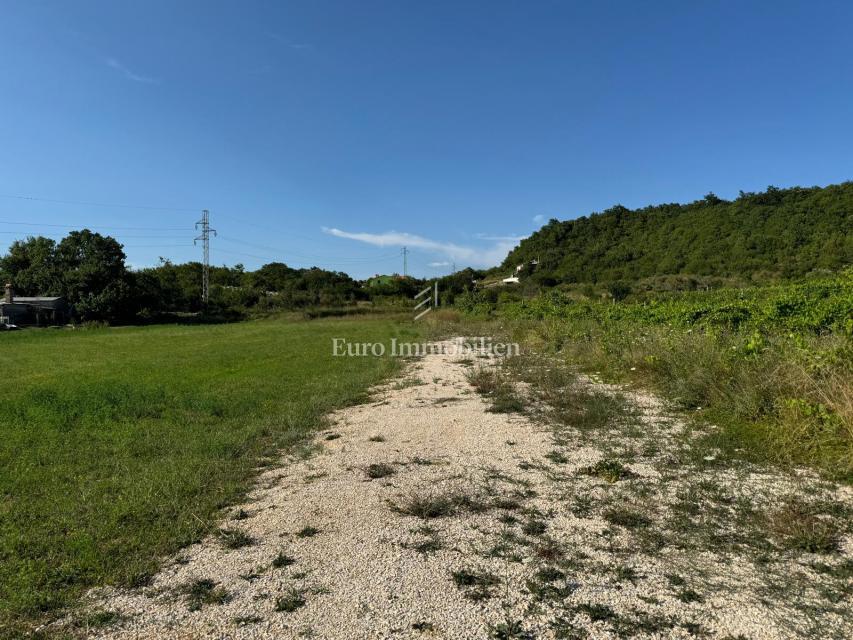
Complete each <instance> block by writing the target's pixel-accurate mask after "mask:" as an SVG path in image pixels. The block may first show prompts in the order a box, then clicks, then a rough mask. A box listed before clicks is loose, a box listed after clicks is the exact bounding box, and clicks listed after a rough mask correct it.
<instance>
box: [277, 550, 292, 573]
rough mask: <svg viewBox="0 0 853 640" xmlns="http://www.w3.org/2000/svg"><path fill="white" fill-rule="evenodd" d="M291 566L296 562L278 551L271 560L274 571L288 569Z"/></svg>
mask: <svg viewBox="0 0 853 640" xmlns="http://www.w3.org/2000/svg"><path fill="white" fill-rule="evenodd" d="M292 564H296V560H295V559H294V558H292V557H291V556H289V555H287V554H286V553H285V552H284V551H279V552H278V555H277V556H276V557H275V558H273V561H272V566H273V567H275V568H276V569H282V568H284V567H289V566H290V565H292Z"/></svg>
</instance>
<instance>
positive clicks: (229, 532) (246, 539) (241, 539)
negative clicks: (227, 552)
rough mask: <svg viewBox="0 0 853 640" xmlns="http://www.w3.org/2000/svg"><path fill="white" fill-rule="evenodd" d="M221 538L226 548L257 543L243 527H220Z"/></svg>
mask: <svg viewBox="0 0 853 640" xmlns="http://www.w3.org/2000/svg"><path fill="white" fill-rule="evenodd" d="M219 540H220V542H221V543H222V546H224V547H225V548H226V549H240V548H241V547H248V546H249V545H252V544H254V543H255V539H254V538H252V536H250V535H249V534H248V533H246V532H245V531H243V530H242V529H236V528H235V529H220V530H219Z"/></svg>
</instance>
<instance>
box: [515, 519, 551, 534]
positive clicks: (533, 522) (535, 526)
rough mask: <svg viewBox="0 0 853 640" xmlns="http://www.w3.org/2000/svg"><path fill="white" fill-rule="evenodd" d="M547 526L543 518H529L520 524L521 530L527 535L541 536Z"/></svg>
mask: <svg viewBox="0 0 853 640" xmlns="http://www.w3.org/2000/svg"><path fill="white" fill-rule="evenodd" d="M547 528H548V525H547V524H546V523H545V522H544V521H543V520H537V519H535V518H531V519H530V520H528V521H527V522H525V523H524V524H523V525H522V527H521V530H522V531H523V532H524V533H525V534H527V535H528V536H541V535H542V534H543V533H545V530H546V529H547Z"/></svg>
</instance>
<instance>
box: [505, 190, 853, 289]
mask: <svg viewBox="0 0 853 640" xmlns="http://www.w3.org/2000/svg"><path fill="white" fill-rule="evenodd" d="M533 261H538V265H531V263H532V262H533ZM851 263H853V182H845V183H843V184H839V185H831V186H828V187H811V188H802V187H794V188H791V189H777V188H775V187H768V188H767V190H766V191H764V192H763V193H744V192H741V193H740V196H739V197H738V198H737V199H736V200H733V201H727V200H722V199H720V198H718V197H717V196H715V195H714V194H708V195H707V196H705V198H704V199H702V200H697V201H696V202H692V203H690V204H662V205H657V206H649V207H645V208H642V209H634V210H631V209H627V208H625V207H623V206H620V205H617V206H615V207H612V208H610V209H608V210H606V211H604V212H602V213H594V214H592V215H589V216H584V217H582V218H577V219H575V220H566V221H564V222H561V221H559V220H553V219H552V220H551V221H550V222H549V223H548V224H547V225H545V226H544V227H542V228H541V229H540V230H539V231H537V232H536V233H534V234H533V235H531V236H530V237H529V238H526V239H525V240H523V241H522V242H521V243H520V244H519V246H518V247H517V248H515V249H514V250H513V251H512V252H510V254H509V256H507V258H506V260H505V261H504V262H503V264H502V265H501V270H502V271H504V272H506V271H508V270H514V269H515V267H516V266H517V265H519V264H525V265H526V268H525V272H526V273H527V274H528V275H529V277H532V278H534V279H535V280H536V281H538V282H539V283H541V284H546V285H552V284H558V283H608V282H616V281H626V282H636V281H638V280H641V279H643V278H653V277H659V276H670V275H691V276H701V277H707V276H714V277H722V278H735V279H739V280H767V279H790V278H796V277H799V276H802V275H805V274H807V273H809V272H813V271H815V270H831V271H835V270H838V269H840V268H842V267H844V266H846V265H849V264H851ZM531 274H532V275H531Z"/></svg>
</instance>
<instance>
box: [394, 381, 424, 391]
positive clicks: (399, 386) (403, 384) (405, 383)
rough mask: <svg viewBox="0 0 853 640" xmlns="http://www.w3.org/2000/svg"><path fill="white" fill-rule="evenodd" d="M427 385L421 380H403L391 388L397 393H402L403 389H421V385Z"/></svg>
mask: <svg viewBox="0 0 853 640" xmlns="http://www.w3.org/2000/svg"><path fill="white" fill-rule="evenodd" d="M424 384H426V382H424V381H423V380H421V379H420V378H403V379H402V380H400V381H399V382H395V383H394V384H393V385H392V386H391V388H392V389H394V390H395V391H401V390H402V389H408V388H409V387H419V386H421V385H424Z"/></svg>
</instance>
